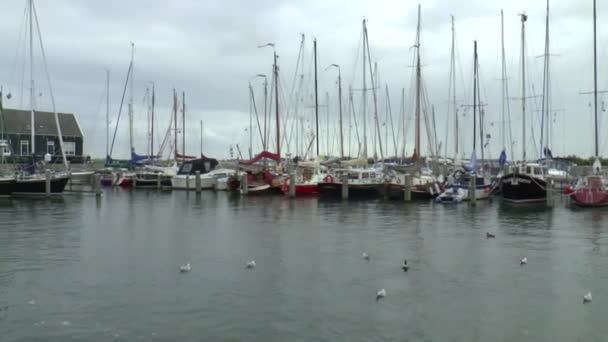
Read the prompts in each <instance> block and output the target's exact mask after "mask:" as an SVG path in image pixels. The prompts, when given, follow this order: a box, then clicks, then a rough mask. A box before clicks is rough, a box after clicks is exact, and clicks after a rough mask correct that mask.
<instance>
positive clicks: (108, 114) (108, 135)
mask: <svg viewBox="0 0 608 342" xmlns="http://www.w3.org/2000/svg"><path fill="white" fill-rule="evenodd" d="M109 155H110V69H106V158H107V157H108V156H109Z"/></svg>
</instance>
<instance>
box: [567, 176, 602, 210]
mask: <svg viewBox="0 0 608 342" xmlns="http://www.w3.org/2000/svg"><path fill="white" fill-rule="evenodd" d="M570 196H571V197H570V198H571V199H572V202H573V203H574V204H575V205H577V206H579V207H605V206H608V190H606V187H605V186H604V183H603V180H602V178H601V177H599V176H589V177H587V178H586V179H585V183H584V185H582V186H580V187H578V188H576V189H575V190H574V191H573V192H572V193H571V194H570Z"/></svg>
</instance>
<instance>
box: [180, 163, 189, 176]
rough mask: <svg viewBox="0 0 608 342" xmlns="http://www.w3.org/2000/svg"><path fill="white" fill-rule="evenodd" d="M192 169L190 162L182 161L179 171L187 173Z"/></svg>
mask: <svg viewBox="0 0 608 342" xmlns="http://www.w3.org/2000/svg"><path fill="white" fill-rule="evenodd" d="M190 171H192V163H184V164H182V169H181V170H179V173H182V174H189V173H190Z"/></svg>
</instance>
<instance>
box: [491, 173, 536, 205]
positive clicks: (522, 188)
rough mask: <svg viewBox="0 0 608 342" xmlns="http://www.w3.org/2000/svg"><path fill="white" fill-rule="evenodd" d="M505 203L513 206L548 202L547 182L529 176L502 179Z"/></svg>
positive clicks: (502, 192)
mask: <svg viewBox="0 0 608 342" xmlns="http://www.w3.org/2000/svg"><path fill="white" fill-rule="evenodd" d="M500 182H501V194H502V199H503V201H505V202H507V203H511V204H535V203H546V202H547V190H546V188H547V182H546V181H545V180H544V179H542V178H538V177H534V176H531V175H527V174H513V173H511V174H507V175H505V176H503V177H502V178H501V181H500Z"/></svg>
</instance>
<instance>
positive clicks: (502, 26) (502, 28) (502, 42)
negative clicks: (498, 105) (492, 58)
mask: <svg viewBox="0 0 608 342" xmlns="http://www.w3.org/2000/svg"><path fill="white" fill-rule="evenodd" d="M504 19H505V18H504V14H503V11H502V9H501V10H500V45H501V48H502V49H501V50H502V57H501V62H502V112H501V120H500V121H501V127H500V131H501V134H500V135H501V136H502V149H503V151H504V150H505V149H506V137H505V82H506V78H507V76H506V73H507V71H506V67H505V20H504Z"/></svg>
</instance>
